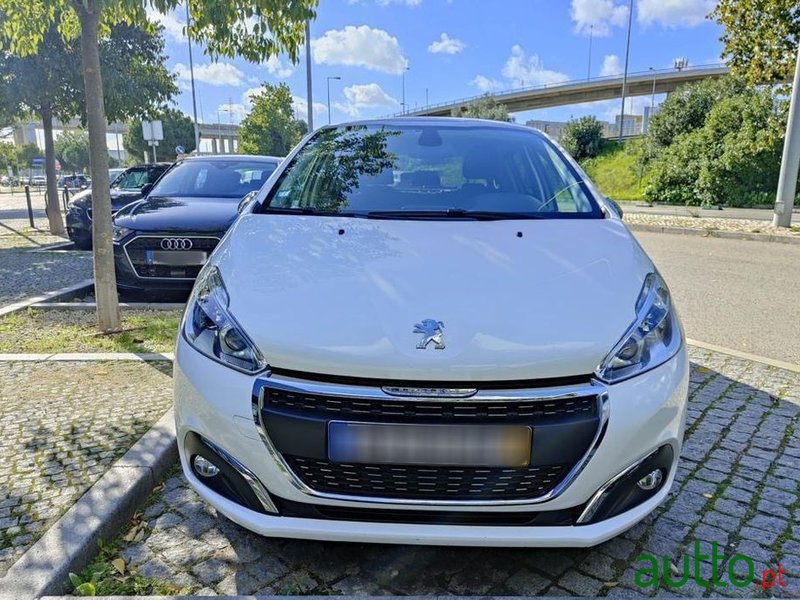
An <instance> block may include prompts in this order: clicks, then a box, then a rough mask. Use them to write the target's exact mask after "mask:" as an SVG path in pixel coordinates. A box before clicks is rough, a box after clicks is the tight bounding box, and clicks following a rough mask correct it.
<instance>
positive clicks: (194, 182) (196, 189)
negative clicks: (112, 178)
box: [150, 158, 278, 200]
mask: <svg viewBox="0 0 800 600" xmlns="http://www.w3.org/2000/svg"><path fill="white" fill-rule="evenodd" d="M277 166H278V164H277V162H270V161H264V160H258V161H257V160H247V159H246V158H231V159H229V160H187V161H184V162H182V163H178V164H177V165H175V166H174V167H173V168H172V169H170V170H169V171H168V172H167V173H165V174H164V176H163V177H162V178H161V179H159V180H158V183H157V184H156V185H155V187H154V188H153V191H152V192H150V195H151V196H174V197H202V198H235V199H237V200H238V199H241V198H242V196H244V195H246V194H248V193H249V192H252V191H254V190H258V189H261V186H262V185H264V182H265V181H266V180H267V179H269V176H270V175H271V174H272V172H273V171H274V170H275V168H276V167H277Z"/></svg>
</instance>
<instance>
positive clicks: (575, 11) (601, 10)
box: [570, 0, 693, 37]
mask: <svg viewBox="0 0 800 600" xmlns="http://www.w3.org/2000/svg"><path fill="white" fill-rule="evenodd" d="M657 1H658V2H666V1H668V0H657ZM689 1H690V2H692V1H693V0H689ZM627 4H628V3H627V2H625V3H616V2H615V1H614V0H572V5H571V7H570V16H571V17H572V21H573V22H574V23H575V32H576V33H582V34H584V35H589V31H591V32H592V35H595V36H598V37H603V36H607V35H610V34H611V28H612V27H622V26H624V25H625V22H626V20H627V18H628V6H627Z"/></svg>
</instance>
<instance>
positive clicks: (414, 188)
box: [260, 124, 602, 218]
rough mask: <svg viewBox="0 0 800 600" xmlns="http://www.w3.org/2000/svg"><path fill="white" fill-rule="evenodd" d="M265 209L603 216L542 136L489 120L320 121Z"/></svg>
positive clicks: (273, 191)
mask: <svg viewBox="0 0 800 600" xmlns="http://www.w3.org/2000/svg"><path fill="white" fill-rule="evenodd" d="M270 208H273V209H305V210H306V212H308V209H311V210H313V211H315V212H322V213H341V212H348V213H355V214H362V213H363V214H365V215H369V213H376V214H377V213H380V212H387V211H388V212H397V211H407V212H413V213H415V214H417V213H419V212H421V211H430V212H452V211H457V212H464V211H474V212H485V213H499V214H507V215H519V214H522V215H529V216H531V217H536V218H542V217H545V218H569V217H598V218H600V217H602V212H601V211H600V208H599V206H598V205H597V203H596V202H595V201H594V199H593V198H592V197H591V194H590V192H589V191H588V189H587V188H586V187H585V186H584V184H583V182H582V181H579V179H578V176H577V173H576V172H574V170H573V168H572V167H571V166H570V164H569V163H568V162H567V161H566V159H565V158H564V157H563V156H562V155H561V152H560V151H559V150H558V148H556V147H555V146H554V145H553V144H552V143H551V142H550V141H549V140H547V139H546V138H545V137H544V136H542V135H540V134H538V133H537V132H535V131H533V130H531V131H527V130H524V129H521V128H511V127H500V126H491V125H488V126H485V125H475V126H448V125H439V124H436V125H417V124H410V125H397V126H395V125H392V126H388V125H358V126H344V127H340V128H326V129H323V130H321V131H320V132H318V133H317V134H316V135H315V136H314V137H313V138H312V139H311V140H309V141H308V142H307V143H306V145H305V147H304V148H303V149H302V150H301V151H300V152H299V153H298V154H297V155H296V156H295V157H294V158H293V159H292V162H291V163H290V165H289V167H288V168H287V170H286V171H284V173H282V175H281V178H280V179H279V181H278V183H277V185H276V186H274V187H273V189H272V190H271V192H270V195H269V196H268V198H267V200H266V202H265V203H264V205H263V206H262V207H261V208H260V210H262V211H263V210H269V209H270Z"/></svg>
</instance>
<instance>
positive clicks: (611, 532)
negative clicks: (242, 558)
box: [174, 118, 689, 546]
mask: <svg viewBox="0 0 800 600" xmlns="http://www.w3.org/2000/svg"><path fill="white" fill-rule="evenodd" d="M240 208H241V213H242V214H241V215H240V217H239V218H238V219H237V220H236V222H235V223H234V224H233V226H232V227H231V229H230V230H229V231H228V233H227V234H226V235H225V237H224V238H223V239H222V241H221V242H220V244H219V245H218V246H217V248H216V250H215V252H214V253H213V255H212V256H211V257H210V260H209V261H208V263H207V264H206V266H205V267H204V268H203V270H202V272H201V273H200V275H199V278H198V280H197V283H196V285H195V287H194V290H193V292H192V295H191V298H190V300H189V302H188V305H187V309H186V313H185V315H184V319H183V323H182V326H181V333H180V335H179V338H178V342H177V351H176V361H175V372H174V382H175V418H176V423H177V433H178V447H179V450H180V456H181V463H182V466H183V471H184V473H185V475H186V478H187V479H188V480H189V482H190V483H191V484H192V486H193V487H194V488H195V489H196V490H197V492H198V493H199V494H200V495H201V496H202V497H203V498H205V499H206V500H207V501H208V502H209V503H210V504H212V505H213V506H214V507H215V508H216V509H217V510H218V511H219V512H221V513H222V514H224V515H226V516H227V517H229V518H230V519H232V520H233V521H235V522H236V523H239V524H240V525H242V526H243V527H246V528H247V529H250V530H252V531H255V532H258V533H260V534H263V535H266V536H276V537H288V538H306V539H316V540H341V541H365V542H381V543H412V544H450V545H481V546H591V545H594V544H598V543H600V542H602V541H604V540H607V539H609V538H611V537H613V536H615V535H617V534H619V533H620V532H622V531H624V530H626V529H628V528H629V527H631V526H632V525H634V524H635V523H637V522H638V521H640V520H641V519H642V518H644V517H645V516H646V515H647V514H648V513H650V512H651V511H653V509H654V508H655V507H656V506H657V505H658V504H659V503H660V502H661V501H663V500H664V498H665V497H666V495H667V493H668V491H669V488H670V486H671V484H672V481H673V478H674V476H675V470H676V466H677V462H678V456H679V454H680V449H681V442H682V438H683V432H684V426H685V418H686V403H687V391H688V368H689V363H688V360H687V355H686V350H685V344H684V339H683V332H682V329H681V325H680V322H679V320H678V316H677V314H676V312H675V307H674V306H673V305H672V303H671V299H670V295H669V291H668V290H667V286H666V285H665V283H664V281H663V280H662V278H661V277H660V276H659V274H658V272H657V270H656V269H655V267H654V265H653V263H652V261H651V260H650V259H649V258H648V257H647V255H646V254H645V253H644V251H643V250H642V248H641V247H640V246H639V244H638V243H637V242H636V240H635V239H634V238H633V236H632V235H631V234H630V232H629V231H628V230H627V228H626V227H625V225H623V223H622V221H621V219H620V216H619V213H618V211H617V210H616V209H615V207H614V205H613V203H612V202H611V201H610V200H608V199H606V198H604V197H603V196H602V195H601V194H600V193H599V192H598V191H597V190H596V189H595V188H594V186H593V185H592V184H591V182H590V181H589V180H588V179H587V177H586V175H585V174H584V173H583V171H581V169H580V168H579V167H578V165H577V164H576V163H575V162H574V161H573V160H572V159H571V158H570V157H569V156H567V155H566V154H565V152H564V151H563V150H562V149H560V148H559V147H558V146H557V145H556V144H555V143H554V142H552V141H551V140H550V139H549V138H547V137H546V136H544V135H543V134H541V133H539V132H537V131H535V130H533V129H529V128H526V127H521V126H517V125H512V124H506V123H496V122H487V121H478V120H468V119H445V118H441V119H433V118H420V119H417V118H402V119H396V120H383V121H369V122H360V123H352V124H348V125H342V126H338V127H326V128H323V129H321V130H318V131H316V132H315V133H313V134H312V135H310V136H309V137H307V138H306V139H305V140H304V141H303V142H302V143H301V144H300V145H299V146H298V147H297V148H296V149H295V150H294V151H293V152H292V154H291V155H290V156H289V157H288V158H287V160H285V161H284V162H283V164H282V165H281V166H280V167H279V168H278V169H277V170H276V172H275V173H274V174H273V175H272V177H271V178H270V179H269V180H268V181H267V182H266V184H265V185H264V187H263V188H262V189H261V191H260V192H259V194H258V195H257V196H256V198H255V199H252V200H250V202H249V203H248V202H243V205H242V206H241V207H240Z"/></svg>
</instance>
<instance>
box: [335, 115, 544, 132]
mask: <svg viewBox="0 0 800 600" xmlns="http://www.w3.org/2000/svg"><path fill="white" fill-rule="evenodd" d="M357 125H371V126H375V125H385V126H389V127H401V126H404V125H405V126H411V127H413V126H415V125H416V126H422V125H427V126H431V125H433V126H436V125H438V126H440V127H463V128H469V127H489V128H492V129H512V130H518V131H527V132H533V133H536V134H540V132H539V131H538V130H536V129H534V128H532V127H528V126H527V125H520V124H518V123H510V122H507V121H491V120H489V119H471V118H464V117H389V118H385V119H364V120H360V121H348V122H345V123H339V124H337V125H325V126H323V127H321V128H320V129H328V128H334V129H335V128H337V127H350V126H357ZM540 135H541V134H540Z"/></svg>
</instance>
